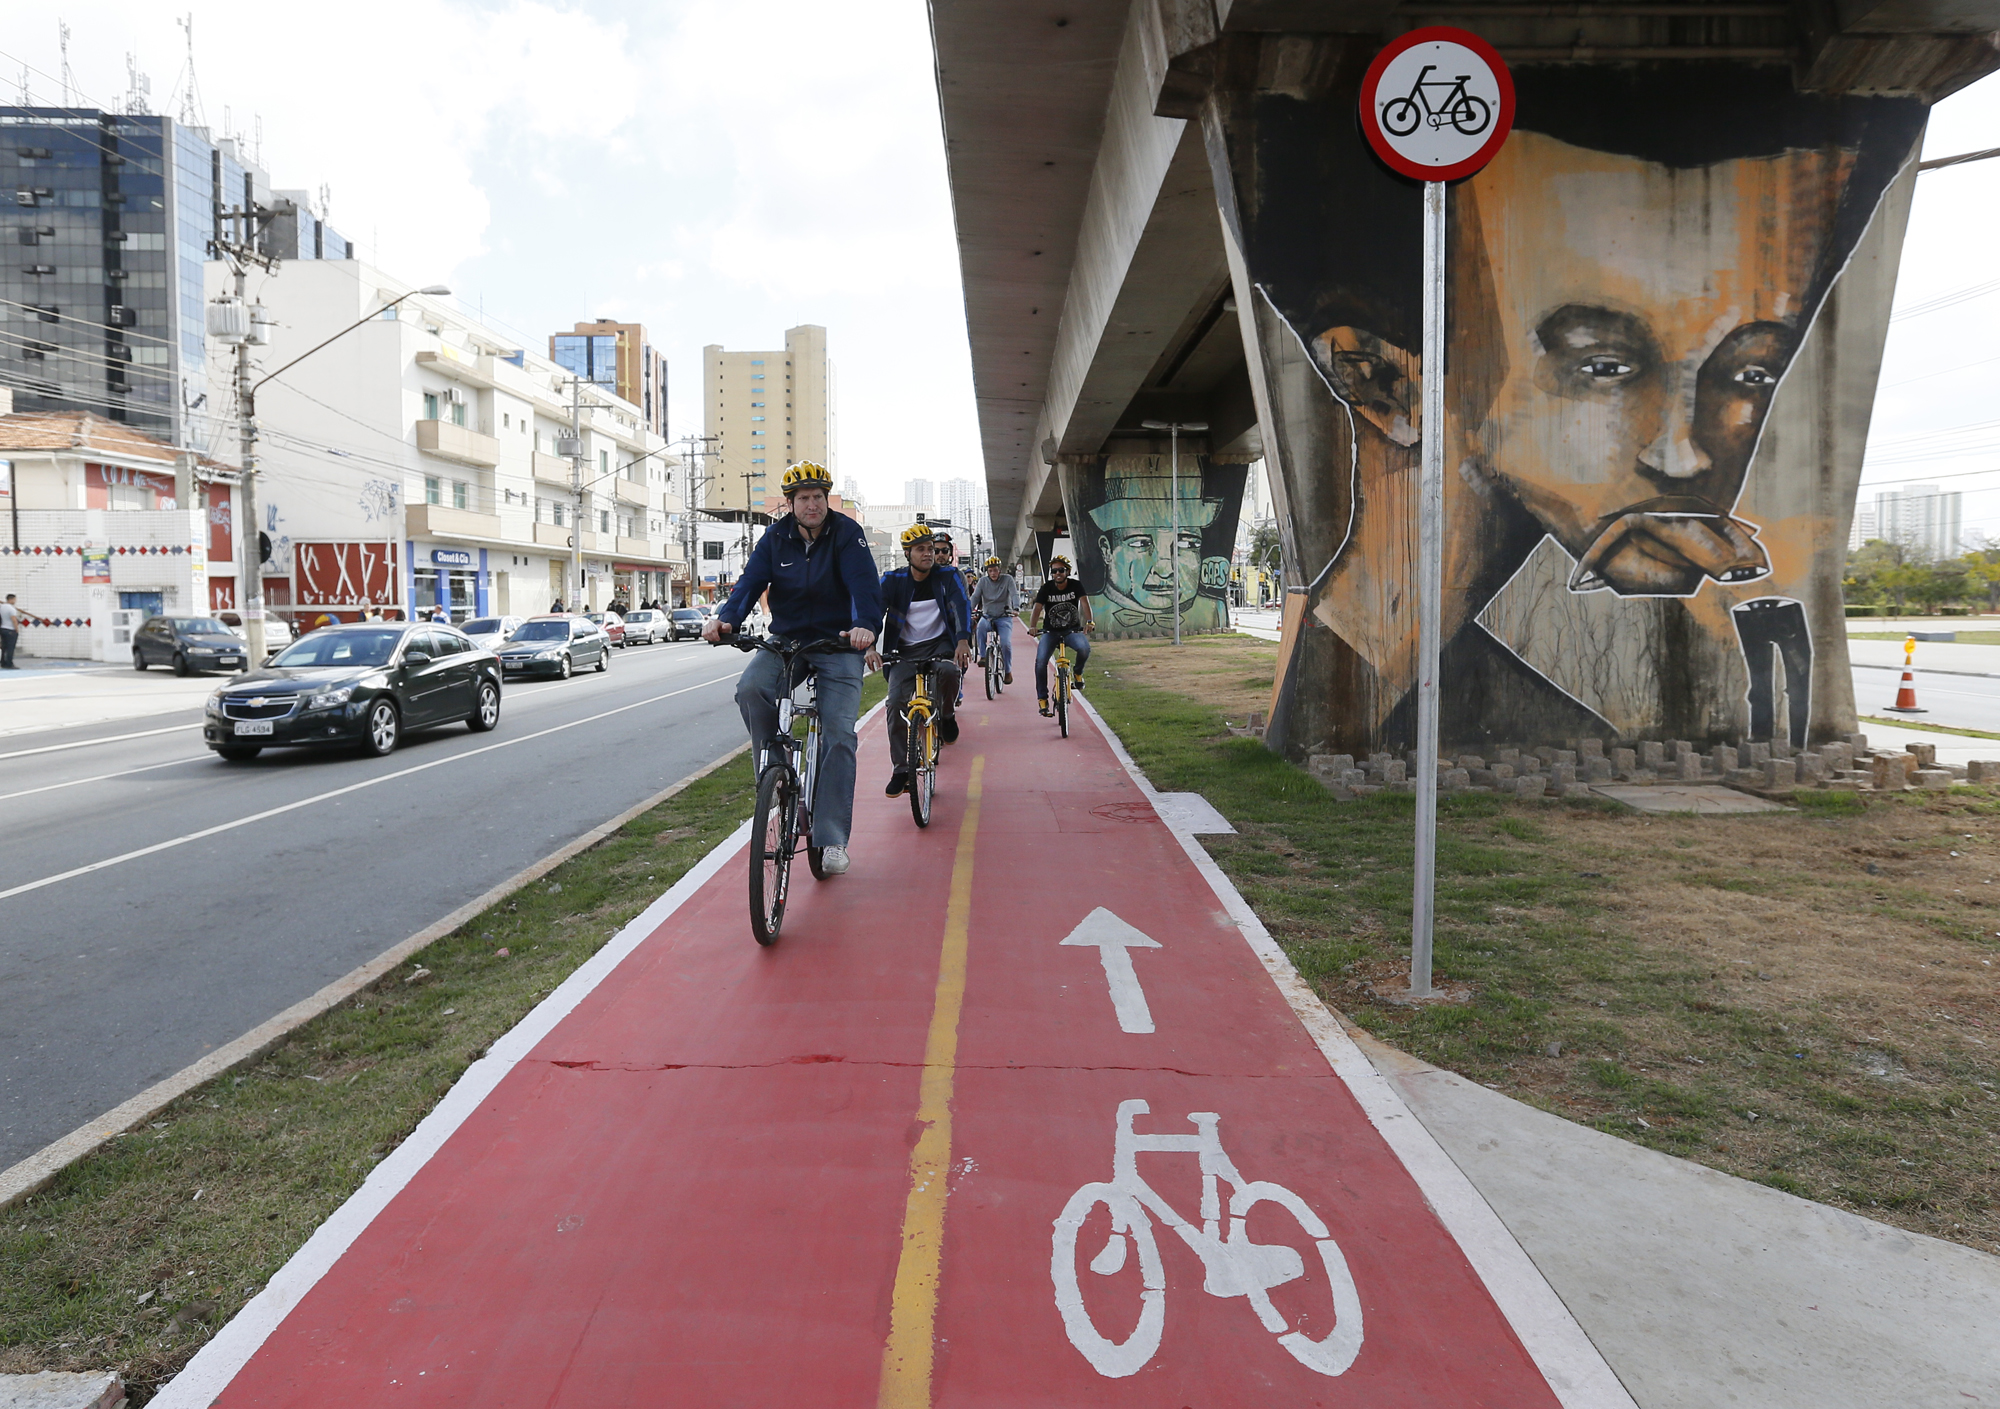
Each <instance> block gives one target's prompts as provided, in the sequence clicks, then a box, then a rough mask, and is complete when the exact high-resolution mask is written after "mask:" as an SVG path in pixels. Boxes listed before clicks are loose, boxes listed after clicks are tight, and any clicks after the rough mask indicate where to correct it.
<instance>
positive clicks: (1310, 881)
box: [1090, 637, 2000, 1252]
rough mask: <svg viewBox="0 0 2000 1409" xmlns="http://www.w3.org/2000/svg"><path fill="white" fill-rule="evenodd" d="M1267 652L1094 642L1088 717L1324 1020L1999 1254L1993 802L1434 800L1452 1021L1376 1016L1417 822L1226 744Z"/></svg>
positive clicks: (1400, 918)
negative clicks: (1692, 807) (1099, 720)
mask: <svg viewBox="0 0 2000 1409" xmlns="http://www.w3.org/2000/svg"><path fill="white" fill-rule="evenodd" d="M1269 650H1270V648H1269V647H1260V646H1259V645H1258V643H1255V642H1249V641H1247V640H1246V639H1245V638H1241V637H1238V638H1236V640H1235V641H1234V642H1230V641H1227V640H1208V639H1198V640H1195V641H1191V642H1189V644H1187V645H1186V646H1184V647H1182V648H1180V649H1179V651H1178V652H1175V651H1174V648H1172V647H1170V646H1161V645H1159V644H1156V643H1150V642H1107V643H1103V644H1101V645H1099V646H1098V647H1097V648H1096V649H1095V651H1094V652H1093V654H1092V658H1091V688H1090V698H1091V702H1092V703H1093V704H1094V705H1095V706H1096V707H1097V708H1098V710H1099V711H1100V712H1101V713H1102V714H1103V716H1104V717H1105V719H1106V720H1107V721H1108V722H1109V723H1111V725H1112V726H1113V727H1114V728H1116V729H1117V730H1118V732H1119V734H1120V736H1121V737H1122V738H1123V740H1124V742H1125V745H1126V747H1127V748H1128V749H1129V750H1130V752H1131V753H1132V755H1133V757H1134V759H1135V760H1136V761H1137V762H1138V763H1139V765H1140V766H1141V767H1142V768H1143V769H1145V771H1146V773H1147V774H1148V776H1149V777H1150V778H1151V779H1152V780H1153V782H1154V783H1155V784H1156V785H1157V786H1159V787H1160V788H1162V789H1165V790H1172V791H1181V790H1186V791H1193V792H1199V793H1201V794H1203V795H1204V796H1205V797H1207V798H1208V800H1209V801H1210V802H1211V803H1212V804H1214V805H1215V807H1216V808H1217V809H1218V810H1220V811H1221V812H1222V814H1223V815H1224V816H1225V817H1227V818H1228V819H1229V820H1230V822H1231V823H1232V824H1233V825H1234V826H1235V827H1236V828H1237V834H1236V835H1235V836H1215V837H1204V838H1203V842H1204V845H1205V846H1206V847H1207V848H1208V850H1209V852H1210V853H1211V854H1212V855H1213V856H1214V857H1215V859H1216V861H1217V862H1218V863H1219V864H1220V865H1221V866H1222V868H1223V869H1224V870H1225V871H1226V872H1227V873H1228V874H1229V876H1230V878H1231V879H1232V880H1233V881H1234V882H1235V883H1236V885H1237V887H1238V889H1239V890H1241V891H1242V893H1243V895H1244V897H1245V899H1246V900H1248V901H1249V903H1250V904H1251V906H1252V907H1253V908H1254V909H1255V910H1256V911H1257V914H1258V916H1259V918H1261V919H1262V920H1263V921H1264V923H1265V925H1266V926H1267V927H1268V928H1269V929H1270V931H1271V933H1272V935H1273V936H1274V937H1275V938H1276V939H1277V940H1278V942H1279V943H1280V944H1281V945H1283V946H1284V948H1285V950H1286V952H1287V953H1288V954H1289V955H1290V956H1291V958H1292V961H1293V963H1294V964H1295V965H1296V966H1297V967H1298V969H1299V971H1300V973H1301V974H1302V975H1304V977H1305V978H1306V979H1307V980H1308V981H1309V982H1311V983H1312V984H1313V985H1314V987H1315V989H1316V990H1317V991H1318V992H1319V993H1320V994H1321V996H1322V997H1324V998H1325V999H1326V1000H1327V1001H1328V1002H1329V1003H1331V1004H1332V1005H1333V1006H1334V1007H1336V1008H1338V1009H1340V1010H1342V1011H1343V1012H1345V1013H1347V1014H1349V1015H1350V1016H1351V1017H1352V1018H1353V1019H1354V1020H1355V1021H1356V1022H1358V1023H1359V1024H1360V1025H1361V1026H1363V1027H1365V1028H1366V1029H1368V1030H1369V1031H1370V1032H1371V1033H1373V1034H1375V1035H1376V1036H1377V1037H1380V1038H1381V1039H1382V1040H1384V1041H1386V1042H1389V1043H1391V1044H1393V1045H1395V1046H1397V1047H1400V1048H1402V1049H1403V1050H1405V1051H1408V1052H1411V1053H1413V1054H1415V1055H1417V1056H1419V1057H1422V1058H1423V1059H1425V1060H1427V1061H1429V1062H1432V1063H1434V1064H1436V1065H1438V1066H1441V1067H1445V1068H1448V1069H1450V1070H1453V1071H1456V1072H1459V1073H1462V1074H1463V1075H1465V1076H1467V1077H1470V1078H1471V1079H1473V1080H1476V1081H1479V1082H1481V1083H1483V1084H1485V1085H1487V1086H1490V1087H1493V1088H1495V1089H1497V1090H1501V1091H1504V1092H1506V1093H1507V1094H1509V1095H1511V1096H1514V1097H1516V1098H1517V1099H1520V1100H1523V1101H1527V1102H1529V1103H1531V1104H1534V1105H1536V1106H1539V1107H1541V1108H1543V1109H1545V1110H1549V1111H1551V1112H1553V1113H1555V1114H1558V1115H1562V1116H1565V1117H1567V1118H1569V1119H1572V1120H1575V1121H1578V1122H1580V1123H1582V1124H1586V1125H1589V1126H1592V1127H1593V1128H1596V1129H1598V1130H1602V1131H1605V1132H1608V1133H1610V1134H1614V1135H1618V1136H1620V1137H1622V1138H1624V1139H1627V1140H1632V1141H1634V1142H1636V1143H1639V1144H1642V1145H1646V1146H1649V1147H1651V1148H1653V1149H1656V1150H1660V1151H1663V1152H1666V1153H1670V1154H1675V1155H1680V1156H1683V1157H1686V1158H1689V1159H1693V1160H1697V1161H1699V1162H1701V1163H1704V1164H1708V1165H1710V1166H1712V1167H1714V1168H1717V1169H1721V1170H1724V1171H1726V1172H1728V1173H1731V1174H1735V1175H1739V1176H1741V1177H1744V1178H1748V1179H1753V1180H1757V1181H1760V1182H1762V1183H1765V1184H1769V1185H1772V1186H1775V1187H1777V1188H1780V1189H1784V1190H1787V1191H1788V1192H1792V1193H1795V1194H1800V1195H1804V1196H1807V1197H1811V1198H1814V1199H1818V1200H1820V1201H1823V1202H1827V1203H1831V1204H1835V1205H1838V1206H1842V1207H1846V1208H1850V1209H1853V1210H1856V1211H1858V1212H1860V1213H1863V1214H1866V1215H1868V1216H1870V1217H1873V1218H1878V1219H1882V1220H1884V1221H1887V1222H1891V1223H1895V1224H1898V1225H1900V1226H1902V1227H1905V1228H1909V1229H1911V1230H1913V1231H1918V1232H1923V1233H1928V1234H1932V1235H1934V1236H1938V1237H1942V1238H1948V1239H1952V1240H1955V1241H1959V1242H1963V1243H1965V1244H1967V1245H1969V1246H1972V1247H1976V1248H1980V1249H1982V1250H1985V1251H1989V1252H2000V1207H1996V1202H1997V1201H2000V1121H1996V1116H1997V1115H2000V1004H1996V1002H1995V983H1994V980H1995V977H1996V975H2000V936H1996V934H1995V932H1996V931H2000V908H1996V907H2000V879H1997V878H1996V877H2000V829H1996V827H1995V816H1996V812H2000V803H1996V801H1995V799H1994V797H1993V796H1992V794H1991V793H1989V792H1986V791H1984V790H1973V789H1959V790H1954V791H1953V792H1951V793H1949V794H1929V795H1910V796H1907V797H1881V798H1876V797H1873V796H1870V797H1867V798H1865V799H1864V798H1863V797H1861V796H1859V795H1857V794H1852V793H1833V792H1827V793H1823V794H1822V793H1810V792H1802V793H1800V794H1798V795H1797V796H1796V798H1795V801H1796V802H1797V803H1798V806H1797V808H1796V809H1795V810H1794V811H1791V812H1787V813H1782V814H1774V815H1770V816H1763V817H1744V818H1729V819H1711V818H1698V817H1693V816H1654V817H1647V816H1642V815H1639V814H1637V813H1634V812H1632V811H1630V810H1629V809H1626V808H1624V807H1622V806H1621V805H1618V804H1615V803H1611V802H1609V801H1607V800H1604V799H1591V800H1578V801H1569V800H1563V801H1554V800H1543V801H1537V802H1526V801H1523V802H1516V801H1514V800H1513V799H1509V798H1503V797H1500V796H1497V795H1481V794H1468V795H1457V796H1447V797H1443V798H1441V799H1440V800H1439V835H1438V887H1437V925H1436V951H1435V964H1436V970H1435V972H1436V976H1437V982H1438V984H1439V986H1440V987H1442V988H1446V989H1448V990H1457V991H1458V992H1459V993H1460V994H1462V995H1463V997H1462V1000H1461V1001H1457V1002H1450V1003H1438V1004H1430V1005H1424V1006H1420V1007H1415V1008H1412V1007H1409V1006H1405V1005H1402V1004H1398V1003H1395V1002H1392V1001H1390V996H1391V995H1393V994H1396V993H1398V992H1400V991H1402V990H1405V989H1406V988H1407V986H1408V974H1409V967H1408V964H1409V958H1408V955H1409V951H1408V946H1409V924H1410V910H1411V896H1410V877H1411V871H1410V867H1411V857H1412V831H1413V826H1414V811H1415V808H1414V801H1415V800H1414V798H1413V797H1411V796H1410V795H1408V794H1400V793H1391V792H1383V793H1380V794H1376V795H1374V796H1371V797H1367V798H1361V799H1357V800H1355V801H1352V802H1339V801H1337V800H1335V799H1334V798H1333V796H1332V795H1331V794H1330V793H1328V792H1327V790H1326V789H1325V788H1323V787H1322V786H1320V785H1319V784H1318V783H1317V782H1316V781H1314V780H1313V779H1312V777H1311V776H1310V775H1309V774H1307V773H1306V772H1305V771H1304V770H1302V769H1300V768H1298V767H1295V766H1294V765H1292V764H1291V763H1289V762H1287V761H1286V760H1284V759H1283V758H1281V757H1279V756H1277V755H1276V754H1273V753H1271V752H1270V751H1269V750H1267V749H1266V748H1265V747H1264V746H1263V744H1262V742H1261V741H1259V740H1257V739H1254V738H1245V737H1233V736H1232V735H1231V734H1230V733H1229V731H1228V729H1227V728H1226V727H1225V724H1224V720H1225V718H1229V717H1233V718H1235V719H1237V720H1239V721H1240V720H1241V719H1242V718H1243V716H1244V714H1245V713H1246V712H1247V711H1246V709H1245V708H1244V706H1245V705H1246V704H1249V703H1250V702H1251V701H1253V700H1255V699H1256V695H1255V690H1256V687H1257V685H1258V683H1259V682H1260V681H1263V680H1265V679H1266V678H1267V676H1266V674H1265V672H1264V671H1262V670H1260V669H1258V661H1259V660H1260V659H1266V658H1268V657H1266V656H1262V655H1260V654H1259V652H1260V651H1264V652H1268V651H1269ZM1170 653H1171V654H1170ZM1100 667H1102V669H1101V670H1100ZM1251 707H1261V702H1258V703H1257V704H1255V705H1252V706H1251Z"/></svg>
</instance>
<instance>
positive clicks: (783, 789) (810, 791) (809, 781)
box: [717, 636, 847, 945]
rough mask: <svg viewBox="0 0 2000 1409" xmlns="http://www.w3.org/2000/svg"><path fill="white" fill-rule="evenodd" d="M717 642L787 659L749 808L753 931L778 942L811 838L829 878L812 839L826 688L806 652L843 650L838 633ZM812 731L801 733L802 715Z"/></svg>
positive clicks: (813, 860)
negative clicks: (804, 667)
mask: <svg viewBox="0 0 2000 1409" xmlns="http://www.w3.org/2000/svg"><path fill="white" fill-rule="evenodd" d="M717 644H718V645H730V646H734V647H736V649H737V650H739V651H769V652H770V653H771V654H772V655H774V656H776V657H777V658H778V659H779V660H781V661H783V662H784V665H785V690H784V693H782V694H780V695H779V696H778V732H777V733H776V734H774V735H772V736H771V738H769V739H768V740H766V741H765V742H764V743H763V744H761V745H760V746H759V747H758V752H757V806H756V810H755V811H753V812H752V813H751V814H750V931H751V933H752V934H754V935H756V936H757V942H758V943H759V944H763V945H772V944H776V943H777V942H778V930H779V928H780V927H781V926H782V925H783V924H784V923H785V898H786V896H787V894H788V893H789V892H790V890H791V882H792V859H793V858H794V857H796V856H797V855H798V853H799V851H800V850H801V846H800V843H801V841H804V843H805V845H804V848H803V849H804V851H805V853H806V863H807V864H808V865H809V866H811V867H812V873H813V877H814V879H815V880H822V881H823V880H825V879H826V872H825V871H824V870H822V869H821V853H822V850H823V849H822V848H820V847H817V846H814V845H812V842H811V839H812V827H813V800H814V799H815V798H816V797H817V796H818V792H819V688H818V686H817V685H816V684H815V682H814V677H813V674H812V672H811V671H804V672H801V670H800V665H801V662H802V661H803V660H804V658H805V657H806V656H809V655H813V654H815V653H831V652H834V651H844V650H846V649H847V647H846V646H845V645H843V644H842V643H840V642H838V641H808V642H803V643H801V642H797V641H786V640H783V639H781V638H779V637H776V636H732V637H729V638H727V639H726V640H724V641H721V642H718V643H717ZM801 720H803V721H804V723H805V726H806V728H805V737H804V738H803V739H801V738H800V737H799V736H798V733H797V732H796V731H797V727H798V724H799V722H800V721H801Z"/></svg>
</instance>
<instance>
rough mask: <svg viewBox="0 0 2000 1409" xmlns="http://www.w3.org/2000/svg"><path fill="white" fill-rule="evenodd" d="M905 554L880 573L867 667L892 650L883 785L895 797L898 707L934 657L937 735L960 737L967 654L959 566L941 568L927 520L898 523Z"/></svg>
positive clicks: (899, 756)
mask: <svg viewBox="0 0 2000 1409" xmlns="http://www.w3.org/2000/svg"><path fill="white" fill-rule="evenodd" d="M902 541H903V557H904V559H905V560H906V561H907V562H908V563H909V566H908V567H900V568H896V569H895V570H894V571H891V572H885V573H883V574H882V648H881V650H879V651H870V652H869V653H868V665H869V668H870V669H872V670H879V669H881V666H882V653H883V652H884V651H886V652H888V653H889V654H890V655H893V656H895V657H896V660H895V662H894V663H893V664H892V665H891V666H890V667H889V760H890V764H891V767H892V769H893V771H892V772H891V773H890V774H889V786H888V787H887V788H886V789H884V792H886V793H887V794H888V796H890V797H899V796H901V795H902V793H903V792H904V790H905V789H907V788H908V787H909V786H910V770H909V769H907V768H905V767H904V766H903V763H904V753H905V750H907V749H908V747H909V738H908V730H907V728H906V726H905V725H904V723H903V709H904V707H905V706H907V705H908V704H909V703H910V696H911V695H913V694H915V693H916V687H917V674H918V672H919V671H921V670H922V669H923V667H924V665H925V664H926V663H928V662H933V661H935V662H936V663H937V705H938V734H939V736H940V737H941V738H943V740H944V741H945V742H946V743H948V744H953V743H957V742H958V718H957V713H956V710H955V705H956V703H957V700H958V682H959V681H960V680H962V679H963V678H964V676H965V666H966V662H968V661H969V660H971V659H972V626H971V623H970V622H969V621H967V619H966V615H965V607H964V606H963V605H962V602H963V598H962V596H961V595H960V593H959V592H957V591H956V590H955V588H956V586H957V579H958V571H957V569H955V568H950V567H940V566H938V562H937V550H936V547H935V544H936V535H935V534H933V533H932V532H931V530H930V529H929V527H928V526H926V525H924V524H920V523H917V524H911V525H910V526H909V527H908V528H906V529H904V530H903V540H902Z"/></svg>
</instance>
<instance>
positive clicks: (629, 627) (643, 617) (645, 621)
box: [625, 607, 671, 646]
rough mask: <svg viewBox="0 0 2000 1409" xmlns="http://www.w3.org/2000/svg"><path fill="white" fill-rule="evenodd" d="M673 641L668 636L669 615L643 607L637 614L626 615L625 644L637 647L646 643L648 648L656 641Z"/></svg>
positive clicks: (629, 613) (628, 613)
mask: <svg viewBox="0 0 2000 1409" xmlns="http://www.w3.org/2000/svg"><path fill="white" fill-rule="evenodd" d="M669 639H671V638H670V637H669V636H668V635H667V614H666V613H665V612H656V611H654V610H653V609H652V608H651V607H641V608H639V610H638V611H636V612H627V613H625V644H626V645H628V646H636V645H638V644H639V643H640V642H642V641H643V642H644V643H645V644H647V645H648V646H650V645H652V644H653V643H654V642H655V641H666V640H669Z"/></svg>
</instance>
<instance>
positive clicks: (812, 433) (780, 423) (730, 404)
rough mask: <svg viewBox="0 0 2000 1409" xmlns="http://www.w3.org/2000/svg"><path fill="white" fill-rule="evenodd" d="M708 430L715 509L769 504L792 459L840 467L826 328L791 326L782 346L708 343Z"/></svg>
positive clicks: (709, 487)
mask: <svg viewBox="0 0 2000 1409" xmlns="http://www.w3.org/2000/svg"><path fill="white" fill-rule="evenodd" d="M701 371H702V390H703V402H704V405H705V407H706V414H707V421H706V424H707V434H708V435H710V436H712V437H714V441H713V444H714V450H713V451H712V452H711V454H710V456H709V458H708V476H709V478H708V483H707V484H706V485H705V486H704V487H703V491H702V494H703V498H702V505H701V506H702V508H704V509H706V510H708V511H710V512H711V513H732V512H733V513H739V514H740V513H746V512H761V508H760V506H761V505H762V504H763V502H764V496H765V495H766V494H767V493H768V492H769V491H771V490H774V489H776V488H778V484H779V481H780V479H781V478H782V477H783V476H784V473H785V467H786V466H787V465H790V464H793V463H795V462H797V461H799V460H812V461H814V462H815V463H818V464H821V465H824V466H826V468H827V470H828V471H829V472H831V471H833V470H835V469H837V468H838V466H837V465H836V463H835V462H836V459H837V457H838V455H839V449H838V444H837V442H838V422H837V420H836V413H835V410H834V395H835V385H834V371H833V363H832V362H831V361H830V360H829V359H828V357H827V355H826V329H825V328H822V327H819V326H817V325H815V324H811V323H808V324H804V325H802V326H800V327H797V328H790V329H787V330H786V332H785V345H784V347H783V349H782V350H778V351H772V352H730V351H728V350H727V349H725V348H723V347H721V346H720V345H718V344H714V343H711V344H709V345H708V346H707V347H705V348H703V349H702V350H701Z"/></svg>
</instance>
